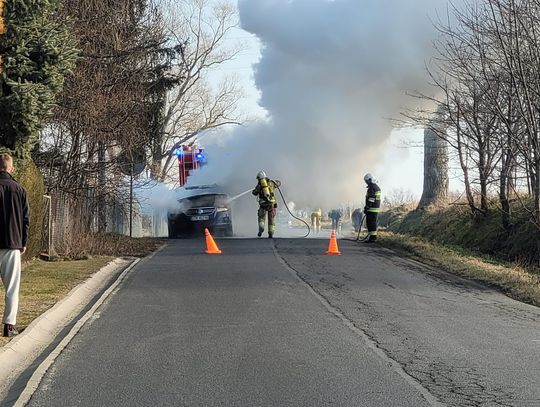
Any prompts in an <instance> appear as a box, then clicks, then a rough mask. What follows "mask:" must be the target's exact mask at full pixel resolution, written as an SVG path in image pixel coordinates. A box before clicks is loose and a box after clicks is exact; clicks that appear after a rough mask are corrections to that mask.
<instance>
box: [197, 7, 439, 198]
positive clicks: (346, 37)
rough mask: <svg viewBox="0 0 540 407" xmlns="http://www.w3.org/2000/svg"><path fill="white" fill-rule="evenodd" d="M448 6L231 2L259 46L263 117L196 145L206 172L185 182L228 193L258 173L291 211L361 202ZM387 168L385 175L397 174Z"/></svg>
mask: <svg viewBox="0 0 540 407" xmlns="http://www.w3.org/2000/svg"><path fill="white" fill-rule="evenodd" d="M446 3H447V2H446V0H386V1H381V0H333V1H331V0H239V2H238V7H239V10H240V18H241V24H242V28H244V29H245V30H247V31H249V32H250V33H253V34H255V35H256V36H257V37H258V38H259V40H260V42H261V44H262V50H261V59H260V61H259V63H258V64H256V65H255V66H254V70H255V82H256V85H257V87H258V88H259V90H260V92H261V99H260V104H261V106H262V107H264V108H265V109H266V110H267V111H268V116H269V118H268V120H267V121H265V122H259V123H255V124H250V125H248V126H245V127H242V128H239V129H237V130H235V131H234V132H233V134H229V135H227V136H226V137H224V138H220V137H221V136H223V135H218V136H220V137H213V138H208V139H204V143H205V147H206V149H207V151H208V154H209V165H208V166H207V167H206V168H204V169H203V170H201V171H200V172H199V173H198V174H196V175H195V176H193V177H192V179H191V180H190V183H194V184H197V183H201V182H205V183H208V182H218V183H220V184H223V185H225V186H227V187H229V189H230V190H231V193H232V194H235V193H240V192H242V191H243V190H245V189H247V188H250V187H253V186H254V184H255V175H256V173H257V172H258V171H259V170H261V169H264V170H265V171H266V172H267V173H268V175H269V176H270V177H271V178H277V179H280V180H282V182H283V190H284V192H286V195H287V199H289V200H291V201H294V202H296V204H297V205H299V206H310V207H319V206H322V207H323V208H324V207H326V208H329V207H331V206H336V205H339V204H342V203H347V202H353V203H359V202H362V200H363V195H364V190H365V189H364V184H363V175H364V173H365V172H373V169H374V168H376V167H377V166H378V164H379V163H380V160H381V159H382V157H383V152H382V151H381V150H382V148H383V146H384V144H385V141H386V140H387V139H388V137H389V136H390V133H391V130H392V129H391V122H390V120H389V118H396V117H398V116H399V113H400V111H401V110H402V109H403V108H404V107H405V106H411V103H414V102H415V101H414V100H413V99H412V98H410V97H409V96H407V95H406V92H407V91H412V90H422V91H425V90H427V83H428V78H427V74H426V71H425V64H426V61H428V60H429V58H430V56H431V54H432V53H433V48H432V41H433V39H434V38H435V35H436V30H435V29H434V28H433V24H432V20H431V18H434V17H435V16H436V13H437V7H438V8H439V11H440V10H441V7H444V6H445V5H446ZM216 140H220V141H218V142H216ZM392 164H393V165H391V166H389V167H388V168H385V169H384V171H385V172H386V171H389V172H390V171H391V172H399V171H400V170H401V169H400V162H399V160H397V161H396V162H394V163H392ZM375 175H376V176H377V177H378V178H384V177H382V175H383V174H375ZM382 188H383V191H384V185H382Z"/></svg>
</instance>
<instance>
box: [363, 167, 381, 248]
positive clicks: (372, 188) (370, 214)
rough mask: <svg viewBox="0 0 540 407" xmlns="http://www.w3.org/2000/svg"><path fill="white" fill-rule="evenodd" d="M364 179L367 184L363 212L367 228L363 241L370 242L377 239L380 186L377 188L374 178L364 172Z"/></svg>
mask: <svg viewBox="0 0 540 407" xmlns="http://www.w3.org/2000/svg"><path fill="white" fill-rule="evenodd" d="M364 181H365V182H366V184H367V193H366V205H365V206H364V214H365V215H366V225H367V230H368V235H367V237H366V239H365V242H367V243H372V242H374V241H376V240H377V226H378V224H377V223H378V219H377V218H378V217H379V212H380V211H381V188H379V186H378V185H377V183H376V182H375V178H374V177H373V175H371V174H366V175H365V176H364Z"/></svg>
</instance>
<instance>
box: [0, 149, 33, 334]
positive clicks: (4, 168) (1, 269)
mask: <svg viewBox="0 0 540 407" xmlns="http://www.w3.org/2000/svg"><path fill="white" fill-rule="evenodd" d="M13 171H15V167H14V166H13V158H12V157H11V156H10V155H9V154H0V274H1V276H2V283H3V284H4V288H5V289H6V297H5V308H4V318H3V324H4V333H3V335H4V336H6V337H12V336H15V335H18V334H19V332H18V331H17V329H16V328H15V324H16V323H17V311H18V308H19V286H20V281H21V255H22V254H24V253H25V252H26V244H27V241H28V228H29V225H30V223H29V215H28V212H29V211H28V200H27V198H26V190H25V189H24V188H23V187H22V186H21V185H20V184H19V183H18V182H17V181H15V180H14V179H13V177H12V176H11V174H12V173H13Z"/></svg>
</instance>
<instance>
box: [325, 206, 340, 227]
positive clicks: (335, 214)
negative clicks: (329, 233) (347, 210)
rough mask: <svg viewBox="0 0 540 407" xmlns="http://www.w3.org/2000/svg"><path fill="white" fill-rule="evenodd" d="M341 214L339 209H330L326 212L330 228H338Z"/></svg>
mask: <svg viewBox="0 0 540 407" xmlns="http://www.w3.org/2000/svg"><path fill="white" fill-rule="evenodd" d="M342 215H343V214H342V213H341V209H332V210H331V211H330V212H328V217H329V218H330V219H331V220H332V230H335V231H338V230H339V227H340V220H341V217H342Z"/></svg>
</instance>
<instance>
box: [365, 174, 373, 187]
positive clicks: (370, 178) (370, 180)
mask: <svg viewBox="0 0 540 407" xmlns="http://www.w3.org/2000/svg"><path fill="white" fill-rule="evenodd" d="M364 181H366V184H371V183H373V182H375V177H374V176H373V175H372V174H370V173H369V172H368V173H367V174H366V175H364Z"/></svg>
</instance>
